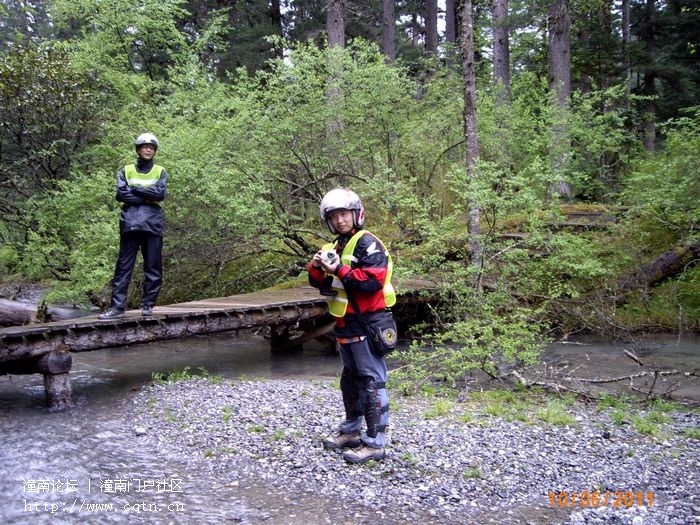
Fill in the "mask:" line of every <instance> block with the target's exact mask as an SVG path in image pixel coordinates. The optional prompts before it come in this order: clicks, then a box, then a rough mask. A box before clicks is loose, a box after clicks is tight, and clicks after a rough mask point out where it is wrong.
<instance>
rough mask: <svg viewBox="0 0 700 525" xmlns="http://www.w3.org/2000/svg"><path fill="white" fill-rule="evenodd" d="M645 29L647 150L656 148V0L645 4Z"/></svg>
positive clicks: (645, 125)
mask: <svg viewBox="0 0 700 525" xmlns="http://www.w3.org/2000/svg"><path fill="white" fill-rule="evenodd" d="M645 16H646V30H645V31H644V32H643V34H642V38H643V39H644V60H645V62H646V67H645V71H644V84H643V93H644V96H645V97H647V105H646V112H645V115H644V147H645V148H646V149H647V151H655V150H656V102H655V101H654V99H655V96H656V77H657V73H656V68H655V66H654V61H655V59H656V56H655V55H656V2H655V1H654V0H647V2H646V6H645Z"/></svg>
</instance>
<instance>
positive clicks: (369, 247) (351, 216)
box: [308, 188, 396, 463]
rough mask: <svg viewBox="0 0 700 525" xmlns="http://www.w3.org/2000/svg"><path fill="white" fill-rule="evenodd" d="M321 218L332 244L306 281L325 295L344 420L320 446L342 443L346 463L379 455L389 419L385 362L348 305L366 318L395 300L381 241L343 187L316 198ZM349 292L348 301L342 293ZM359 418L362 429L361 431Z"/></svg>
mask: <svg viewBox="0 0 700 525" xmlns="http://www.w3.org/2000/svg"><path fill="white" fill-rule="evenodd" d="M320 208H321V210H320V211H321V219H322V220H323V221H325V223H326V224H327V225H328V228H329V229H330V231H331V233H333V234H336V235H338V237H337V239H336V240H335V242H334V243H332V244H330V245H325V246H324V247H323V249H322V250H321V251H319V252H318V253H316V254H315V255H314V256H313V258H312V259H311V262H310V263H309V266H308V270H309V283H310V284H311V285H312V286H314V287H316V288H319V289H320V290H321V292H322V293H324V294H325V295H329V296H330V297H331V299H330V303H329V311H330V313H331V314H332V315H333V316H334V318H335V321H336V325H335V337H336V342H337V347H338V351H339V352H340V357H341V359H342V363H343V371H342V373H341V377H340V390H341V392H342V395H343V405H344V407H345V420H344V421H342V422H341V423H340V425H339V427H338V432H337V434H335V435H332V436H329V437H327V438H326V439H324V440H323V445H324V447H325V448H329V449H341V448H347V450H345V452H344V453H343V457H344V458H345V459H346V460H347V461H349V462H351V463H364V462H365V461H368V460H370V459H374V460H381V459H384V456H385V453H384V442H385V434H386V428H387V423H388V421H389V395H388V392H387V389H386V381H387V365H386V361H385V360H384V358H383V357H382V356H379V355H376V354H374V353H373V352H372V350H371V348H370V345H369V341H368V340H367V337H366V335H365V330H364V327H363V324H362V322H361V320H360V319H359V318H358V316H357V315H356V312H355V311H354V310H353V306H355V307H357V309H358V310H360V311H361V313H362V314H363V315H364V317H365V319H371V318H372V315H373V313H377V312H384V311H385V310H386V308H387V307H388V306H392V305H393V304H394V302H395V301H396V296H395V293H394V289H393V287H392V286H391V282H390V279H391V258H390V257H389V253H388V252H387V251H386V248H385V247H384V245H383V244H382V242H381V241H380V240H379V239H378V238H377V237H376V236H374V235H373V234H371V233H370V232H368V231H366V230H362V226H363V225H364V222H365V209H364V207H363V206H362V202H361V201H360V198H359V197H358V196H357V194H355V193H354V192H353V191H350V190H349V189H345V188H343V189H335V190H332V191H330V192H328V193H327V194H326V195H325V196H324V197H323V200H322V201H321V206H320ZM350 294H352V298H353V301H352V304H350V303H349V302H348V295H350ZM363 420H364V422H365V425H366V429H365V432H361V430H362V423H363Z"/></svg>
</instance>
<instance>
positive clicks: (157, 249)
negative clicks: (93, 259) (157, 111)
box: [100, 133, 167, 319]
mask: <svg viewBox="0 0 700 525" xmlns="http://www.w3.org/2000/svg"><path fill="white" fill-rule="evenodd" d="M135 146H136V153H137V155H138V158H137V159H136V163H135V164H129V165H127V166H125V167H124V168H123V169H122V170H121V171H120V172H119V174H118V175H117V194H116V199H117V201H119V202H121V203H122V211H121V217H120V219H119V257H118V259H117V264H116V268H115V270H114V278H113V280H112V303H111V308H110V309H109V310H107V311H106V312H105V313H103V314H102V315H100V319H114V318H118V317H123V316H124V310H125V308H126V299H127V291H128V289H129V282H131V273H132V271H133V269H134V264H135V263H136V256H137V254H138V252H139V250H140V251H141V255H142V257H143V274H144V280H143V298H142V299H141V313H142V314H143V315H144V316H149V315H151V314H152V313H153V306H154V305H155V304H156V300H157V299H158V294H159V293H160V288H161V286H162V284H163V208H162V207H161V204H162V202H163V200H164V199H165V187H166V180H167V174H166V172H165V168H163V167H162V166H158V165H157V164H155V163H154V162H153V157H155V154H156V152H157V151H158V139H157V138H156V137H155V135H153V134H151V133H142V134H141V135H139V136H138V137H137V138H136V141H135Z"/></svg>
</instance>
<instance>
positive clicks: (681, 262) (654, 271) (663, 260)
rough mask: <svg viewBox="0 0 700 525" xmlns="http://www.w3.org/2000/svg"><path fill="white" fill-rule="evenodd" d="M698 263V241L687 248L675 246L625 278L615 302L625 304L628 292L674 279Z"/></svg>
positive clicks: (699, 242) (699, 241) (699, 243)
mask: <svg viewBox="0 0 700 525" xmlns="http://www.w3.org/2000/svg"><path fill="white" fill-rule="evenodd" d="M698 261H700V239H697V240H696V241H695V242H693V243H692V244H690V245H688V246H676V247H674V248H672V249H670V250H668V251H667V252H665V253H662V254H661V255H659V256H658V257H657V258H655V259H654V260H653V261H651V262H650V263H648V264H645V265H644V266H643V267H642V268H640V269H639V270H638V271H636V272H634V273H633V274H631V275H628V276H626V277H625V278H623V279H622V280H621V281H620V282H619V283H618V296H617V299H616V302H617V303H618V304H621V303H623V302H625V299H626V296H627V294H628V293H629V292H631V291H633V290H636V289H639V288H644V287H651V286H654V285H657V284H659V283H661V282H662V281H664V280H666V279H670V278H671V277H675V276H677V275H679V274H680V273H682V272H683V271H685V270H686V269H687V268H689V267H691V266H693V265H695V264H697V263H698Z"/></svg>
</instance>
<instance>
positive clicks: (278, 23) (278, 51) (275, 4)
mask: <svg viewBox="0 0 700 525" xmlns="http://www.w3.org/2000/svg"><path fill="white" fill-rule="evenodd" d="M280 2H281V0H273V1H272V2H270V3H269V14H270V21H271V23H272V25H273V26H274V27H275V34H276V35H278V36H280V37H283V36H284V34H283V31H282V7H281V6H280ZM275 55H276V56H277V58H279V59H280V60H281V59H283V58H284V48H283V47H282V46H276V47H275Z"/></svg>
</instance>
